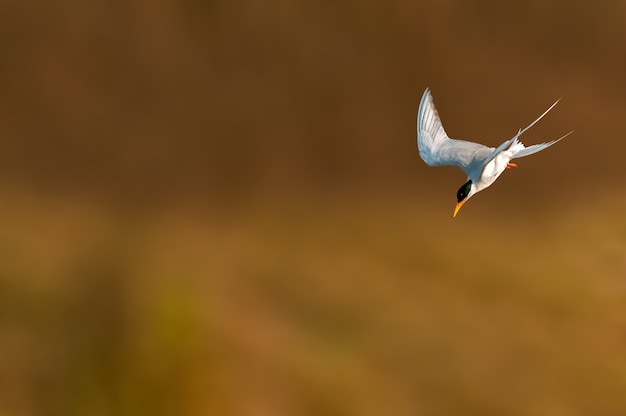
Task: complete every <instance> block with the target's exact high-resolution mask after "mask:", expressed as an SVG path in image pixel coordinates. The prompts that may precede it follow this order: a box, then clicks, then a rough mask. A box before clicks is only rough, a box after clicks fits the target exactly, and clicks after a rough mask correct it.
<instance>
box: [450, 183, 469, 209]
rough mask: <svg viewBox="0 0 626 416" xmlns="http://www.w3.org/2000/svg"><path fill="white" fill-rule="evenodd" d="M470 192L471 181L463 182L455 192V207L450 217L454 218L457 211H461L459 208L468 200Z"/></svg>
mask: <svg viewBox="0 0 626 416" xmlns="http://www.w3.org/2000/svg"><path fill="white" fill-rule="evenodd" d="M471 190H472V181H471V180H469V181H467V182H465V183H464V184H463V185H462V186H461V187H460V188H459V190H458V191H457V193H456V200H457V203H456V207H455V208H454V214H453V215H452V216H453V217H456V214H457V212H459V210H460V209H461V207H462V206H463V204H464V203H465V201H467V200H468V198H469V194H470V192H471Z"/></svg>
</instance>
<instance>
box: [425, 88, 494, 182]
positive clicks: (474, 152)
mask: <svg viewBox="0 0 626 416" xmlns="http://www.w3.org/2000/svg"><path fill="white" fill-rule="evenodd" d="M417 147H418V149H419V154H420V157H421V158H422V160H424V162H426V164H427V165H429V166H456V167H458V168H460V169H461V170H463V171H464V172H465V173H466V174H468V175H469V174H470V171H472V170H474V167H475V165H476V164H477V163H480V164H482V161H484V160H485V158H486V157H487V156H488V155H489V154H491V153H492V151H493V150H494V149H493V148H491V147H487V146H483V145H482V144H479V143H473V142H468V141H464V140H455V139H451V138H449V137H448V135H447V133H446V131H445V130H444V129H443V125H442V124H441V120H440V119H439V114H437V110H436V109H435V105H434V103H433V97H432V95H431V93H430V90H429V89H428V88H427V89H426V91H424V95H423V96H422V101H421V102H420V106H419V110H418V113H417Z"/></svg>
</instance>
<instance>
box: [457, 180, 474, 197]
mask: <svg viewBox="0 0 626 416" xmlns="http://www.w3.org/2000/svg"><path fill="white" fill-rule="evenodd" d="M470 189H472V181H467V182H465V183H464V184H463V186H461V187H460V188H459V190H458V191H457V193H456V199H457V202H461V201H462V200H464V199H465V198H466V197H467V195H468V194H469V192H470Z"/></svg>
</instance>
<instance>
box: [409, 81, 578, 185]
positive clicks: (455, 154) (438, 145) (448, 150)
mask: <svg viewBox="0 0 626 416" xmlns="http://www.w3.org/2000/svg"><path fill="white" fill-rule="evenodd" d="M558 102H559V100H556V101H555V103H554V104H552V105H551V106H550V107H549V108H548V109H547V110H546V111H544V112H543V114H541V115H540V116H539V117H538V118H537V119H536V120H535V121H533V122H532V123H530V124H529V125H528V126H527V127H525V128H523V129H520V130H519V131H518V132H517V134H516V135H515V136H514V137H513V138H512V139H510V140H507V141H505V142H504V143H502V144H501V145H500V146H498V147H497V148H495V149H494V148H493V147H487V146H483V145H482V144H479V143H473V142H467V141H464V140H454V139H451V138H449V137H448V135H447V134H446V132H445V130H444V129H443V125H442V124H441V120H440V119H439V115H438V114H437V110H436V109H435V105H434V103H433V97H432V95H431V93H430V90H429V89H428V88H426V91H424V95H423V96H422V101H421V102H420V106H419V110H418V114H417V147H418V149H419V153H420V156H421V158H422V159H423V160H424V162H426V164H427V165H430V166H456V167H458V168H460V169H462V170H463V171H464V172H465V173H467V175H468V176H471V174H472V173H477V172H480V171H482V169H483V167H484V166H485V165H486V164H487V163H489V162H490V161H491V160H492V159H493V158H495V157H496V156H497V155H498V154H500V153H501V152H503V151H504V150H507V151H509V152H511V159H515V158H520V157H524V156H529V155H532V154H534V153H537V152H540V151H542V150H544V149H547V148H548V147H550V146H552V145H553V144H555V143H557V142H558V141H560V140H563V139H564V138H566V137H567V136H569V135H570V134H572V133H573V131H570V132H569V133H567V134H566V135H564V136H563V137H561V138H559V139H557V140H552V141H550V142H547V143H540V144H535V145H532V146H528V147H526V146H524V145H523V144H522V142H520V141H519V137H520V136H521V135H522V134H524V132H526V130H528V129H529V128H531V127H532V126H534V125H535V124H536V123H537V122H538V121H539V120H541V119H542V118H543V117H544V116H545V115H546V114H548V112H549V111H550V110H552V109H553V108H554V106H555V105H556V104H557V103H558Z"/></svg>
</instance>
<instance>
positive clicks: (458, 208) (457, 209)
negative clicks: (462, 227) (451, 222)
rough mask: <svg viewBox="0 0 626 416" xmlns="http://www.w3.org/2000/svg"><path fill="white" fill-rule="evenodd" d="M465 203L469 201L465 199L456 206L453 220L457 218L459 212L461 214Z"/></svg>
mask: <svg viewBox="0 0 626 416" xmlns="http://www.w3.org/2000/svg"><path fill="white" fill-rule="evenodd" d="M465 201H467V199H464V200H462V201H461V202H459V203H457V204H456V207H454V214H452V218H454V217H456V214H457V212H459V210H460V209H461V207H462V206H463V204H464V203H465Z"/></svg>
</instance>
